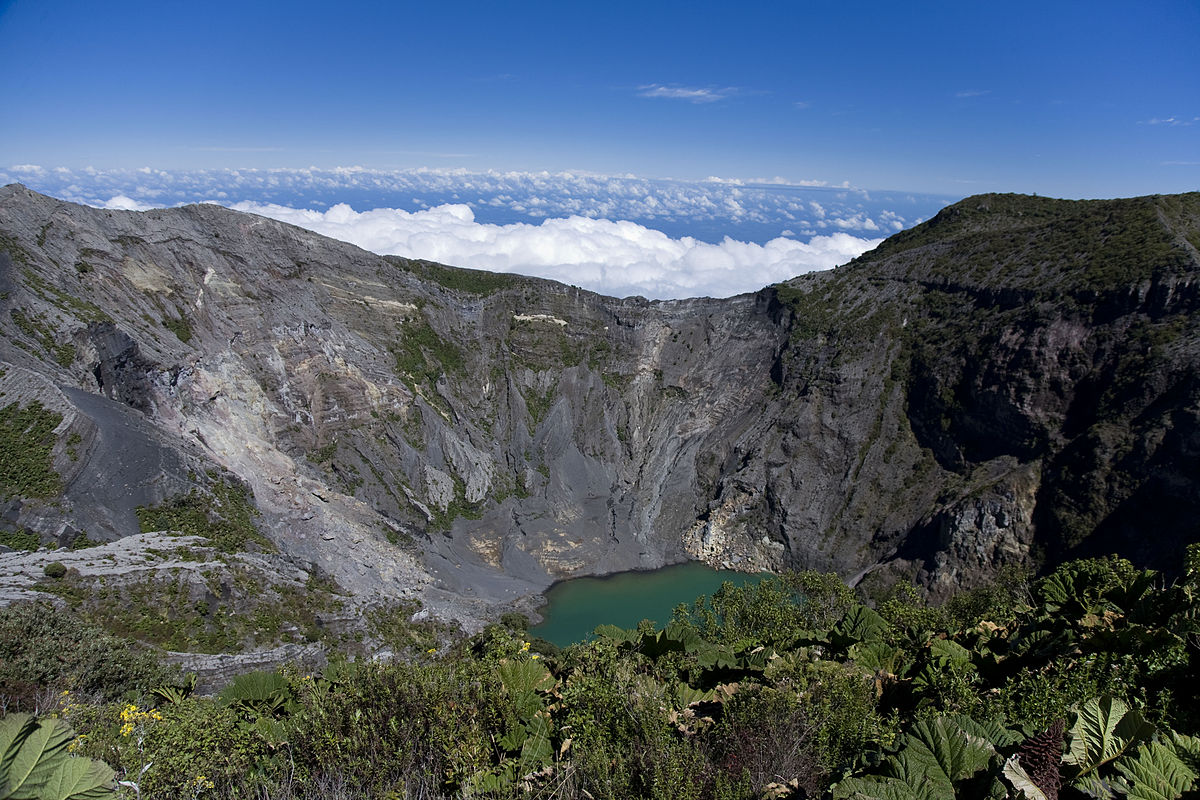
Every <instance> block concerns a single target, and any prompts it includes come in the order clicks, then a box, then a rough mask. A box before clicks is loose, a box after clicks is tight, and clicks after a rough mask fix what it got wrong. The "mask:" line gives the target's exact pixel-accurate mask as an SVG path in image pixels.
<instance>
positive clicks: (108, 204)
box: [101, 194, 154, 211]
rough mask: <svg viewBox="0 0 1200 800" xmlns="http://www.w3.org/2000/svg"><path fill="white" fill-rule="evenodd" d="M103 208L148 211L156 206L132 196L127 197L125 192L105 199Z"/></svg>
mask: <svg viewBox="0 0 1200 800" xmlns="http://www.w3.org/2000/svg"><path fill="white" fill-rule="evenodd" d="M101 208H111V209H113V210H114V211H148V210H149V209H151V208H154V206H150V205H146V204H145V203H139V202H138V201H137V200H134V199H133V198H132V197H126V196H125V195H123V194H118V195H115V196H113V197H110V198H109V199H108V200H107V201H105V203H104V204H103V205H102V206H101Z"/></svg>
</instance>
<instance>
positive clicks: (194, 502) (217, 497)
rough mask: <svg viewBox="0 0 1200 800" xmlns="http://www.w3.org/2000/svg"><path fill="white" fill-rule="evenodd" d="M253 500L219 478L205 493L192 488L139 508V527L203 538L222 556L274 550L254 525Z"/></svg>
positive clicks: (246, 491) (144, 530)
mask: <svg viewBox="0 0 1200 800" xmlns="http://www.w3.org/2000/svg"><path fill="white" fill-rule="evenodd" d="M210 477H211V475H210ZM252 498H253V496H252V495H251V494H250V491H249V489H247V488H246V487H245V486H243V485H241V484H237V483H230V482H226V481H224V480H219V479H216V480H214V482H213V484H212V486H211V487H209V488H208V489H207V490H206V491H205V492H201V491H200V490H198V489H193V490H192V491H190V492H188V493H187V494H180V495H176V496H175V497H172V498H170V499H168V500H164V501H163V502H161V503H159V504H157V505H154V506H149V507H147V506H138V509H137V517H138V525H139V527H140V528H141V531H142V533H149V532H151V531H177V532H179V533H182V534H184V535H187V536H203V537H204V538H205V539H208V540H209V542H211V543H212V546H213V547H214V548H216V549H217V550H220V551H221V552H223V553H238V552H243V551H245V550H247V549H249V548H250V547H251V546H254V547H255V548H256V549H257V550H260V551H267V552H271V551H274V549H275V546H274V545H272V544H271V542H270V540H268V539H267V537H265V536H263V535H262V533H260V532H259V530H258V527H257V526H256V525H255V523H254V520H255V517H257V516H258V510H257V509H256V508H254V506H253V505H252Z"/></svg>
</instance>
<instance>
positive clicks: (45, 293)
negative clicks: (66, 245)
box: [22, 269, 112, 322]
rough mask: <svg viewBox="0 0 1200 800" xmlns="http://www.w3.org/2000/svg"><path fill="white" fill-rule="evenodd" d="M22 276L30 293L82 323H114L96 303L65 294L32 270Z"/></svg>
mask: <svg viewBox="0 0 1200 800" xmlns="http://www.w3.org/2000/svg"><path fill="white" fill-rule="evenodd" d="M22 276H23V277H24V278H25V286H26V287H27V288H28V289H29V291H31V292H33V293H34V294H36V295H37V296H38V297H40V298H41V299H42V300H44V301H46V302H47V303H49V304H51V305H52V306H54V307H55V308H57V309H59V310H60V311H65V312H67V313H69V314H73V315H74V316H75V317H76V318H77V319H79V320H80V321H81V322H111V321H112V317H110V316H109V315H108V314H106V313H104V311H102V310H101V309H100V307H99V306H98V305H96V304H95V303H92V302H90V301H87V300H81V299H80V298H78V297H75V296H74V295H72V294H71V293H70V292H64V291H63V290H62V289H59V288H58V287H57V286H55V285H54V284H52V283H50V282H48V281H47V280H46V279H45V278H43V277H42V276H41V275H38V274H37V273H36V272H34V271H33V270H32V269H26V270H24V271H23V272H22Z"/></svg>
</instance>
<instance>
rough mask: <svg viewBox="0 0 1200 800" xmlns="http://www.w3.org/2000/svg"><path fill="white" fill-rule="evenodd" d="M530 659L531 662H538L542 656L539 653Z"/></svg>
mask: <svg viewBox="0 0 1200 800" xmlns="http://www.w3.org/2000/svg"><path fill="white" fill-rule="evenodd" d="M529 658H530V660H531V661H537V660H538V659H539V658H541V656H539V655H538V654H537V653H534V654H533V655H531V656H530V657H529Z"/></svg>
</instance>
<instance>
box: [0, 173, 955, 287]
mask: <svg viewBox="0 0 1200 800" xmlns="http://www.w3.org/2000/svg"><path fill="white" fill-rule="evenodd" d="M12 181H20V182H21V183H24V184H25V185H27V186H28V187H29V188H31V189H34V190H36V191H39V192H44V193H46V194H50V195H53V196H55V197H60V198H63V199H65V200H71V201H74V202H79V203H85V204H88V205H92V206H99V207H106V208H113V209H122V210H143V209H147V208H164V207H170V206H174V205H182V204H184V203H195V202H215V203H219V204H221V205H224V206H235V207H237V208H242V209H245V210H249V211H254V212H256V213H261V214H264V215H266V216H273V217H276V218H278V219H281V220H284V221H286V222H291V223H294V224H297V225H302V226H304V227H308V228H310V229H312V230H315V231H318V232H320V233H323V234H327V235H330V236H334V237H337V238H340V239H344V240H347V241H351V242H354V243H355V244H358V245H360V246H362V247H365V248H367V249H369V250H373V251H375V252H379V253H389V254H397V255H403V256H407V257H413V258H426V259H430V260H434V261H441V262H444V263H448V264H453V265H456V266H463V267H476V268H481V269H491V270H500V271H509V272H517V273H522V274H527V275H537V276H543V277H548V278H552V279H555V280H559V281H563V282H565V283H569V284H574V285H576V286H581V287H584V288H587V289H590V290H593V291H597V292H603V293H605V294H611V295H619V296H624V295H634V294H640V295H643V296H645V297H652V298H664V299H665V298H678V297H687V296H700V295H709V296H716V297H720V296H728V295H732V294H738V293H741V292H749V291H754V290H757V289H759V288H761V287H762V286H764V285H767V284H769V283H773V282H775V281H779V280H784V279H786V278H790V277H793V276H794V275H798V274H800V273H803V272H809V271H811V270H814V269H826V268H829V267H832V266H835V265H837V264H840V263H843V262H845V261H848V260H850V259H851V258H853V257H854V256H857V255H858V254H860V253H861V252H863V251H864V250H866V249H868V248H870V247H872V246H874V245H875V243H876V242H878V241H879V239H881V238H882V237H884V236H887V235H890V234H892V233H894V232H896V231H899V230H901V229H903V228H906V227H908V226H910V225H914V224H916V223H918V222H920V221H922V220H923V219H927V218H928V217H930V216H932V215H933V214H934V213H936V212H937V211H938V210H939V209H940V208H942V207H943V206H945V205H946V204H947V203H949V202H952V201H953V200H955V199H957V198H951V197H945V196H940V195H927V194H917V193H911V192H880V191H870V192H868V191H866V190H863V189H858V188H854V187H851V186H848V185H846V184H844V183H843V184H838V185H829V184H826V183H824V182H822V181H819V180H801V181H796V180H787V179H784V178H781V177H772V178H757V179H737V178H720V177H710V178H706V179H705V180H700V181H685V180H674V179H667V178H643V177H639V176H636V175H597V174H592V173H580V172H502V171H496V170H488V171H482V172H481V171H470V170H464V169H412V170H382V169H372V168H366V167H334V168H317V167H308V168H303V169H296V168H289V169H282V168H281V169H211V170H162V169H152V168H150V167H143V168H140V169H97V168H94V167H83V168H67V167H49V166H41V165H37V164H19V165H15V166H10V167H7V168H3V167H0V183H9V182H12ZM353 209H375V210H374V211H364V212H357V211H354V210H353ZM614 220H621V221H614Z"/></svg>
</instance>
